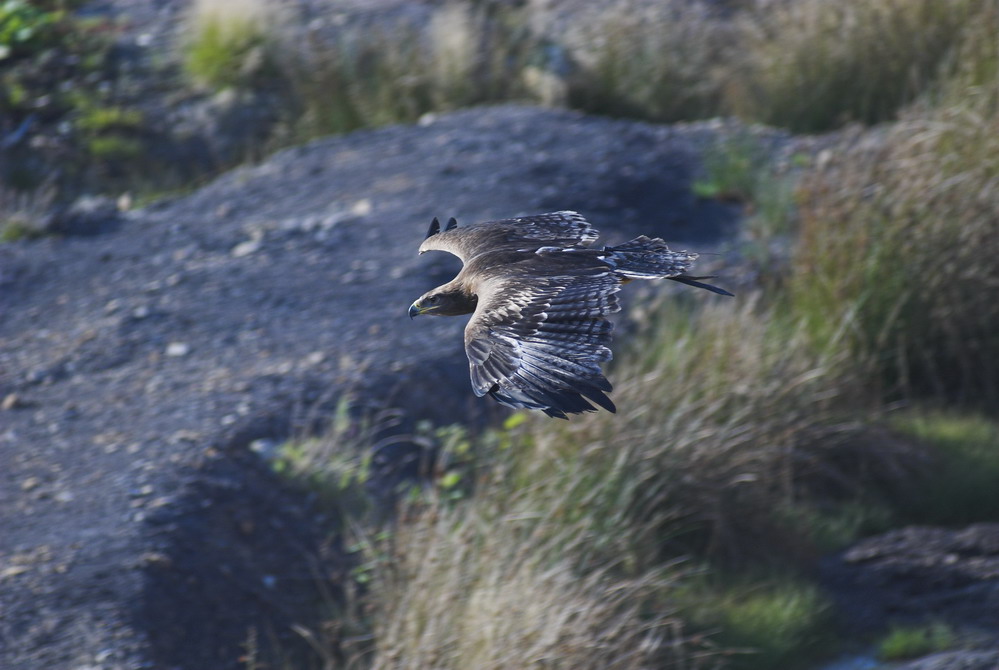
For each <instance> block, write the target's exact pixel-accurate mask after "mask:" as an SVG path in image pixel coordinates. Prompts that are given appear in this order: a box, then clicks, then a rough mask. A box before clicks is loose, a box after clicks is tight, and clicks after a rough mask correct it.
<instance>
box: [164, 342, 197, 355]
mask: <svg viewBox="0 0 999 670" xmlns="http://www.w3.org/2000/svg"><path fill="white" fill-rule="evenodd" d="M164 353H166V355H167V356H174V357H179V356H187V355H188V354H189V353H191V347H190V345H189V344H187V343H186V342H171V343H170V344H168V345H167V348H166V351H165V352H164Z"/></svg>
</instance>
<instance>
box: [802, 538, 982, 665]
mask: <svg viewBox="0 0 999 670" xmlns="http://www.w3.org/2000/svg"><path fill="white" fill-rule="evenodd" d="M821 572H822V575H823V581H824V585H825V586H826V588H827V590H828V591H829V592H830V593H831V594H833V595H834V596H835V598H836V600H837V603H838V605H839V607H838V611H839V613H840V624H841V626H842V627H843V628H844V630H845V631H846V633H847V634H848V636H852V637H854V638H855V639H858V640H862V639H865V638H866V637H868V636H869V635H870V632H871V631H876V630H879V629H881V628H882V627H883V626H884V625H885V623H886V622H891V623H892V624H893V625H900V626H905V625H910V626H918V625H928V624H934V623H946V624H947V625H948V626H950V627H952V628H953V630H954V631H955V633H956V634H957V638H958V640H959V646H961V647H963V648H961V649H957V650H951V651H943V652H940V653H935V654H932V655H930V656H927V657H926V658H921V659H918V660H914V661H911V662H909V663H905V664H898V665H895V666H892V667H895V668H903V669H904V670H995V669H996V668H999V524H995V523H991V524H976V525H972V526H968V527H967V528H963V529H957V530H952V529H945V528H933V527H927V526H912V527H907V528H901V529H899V530H894V531H890V532H888V533H885V534H883V535H879V536H876V537H871V538H868V539H866V540H863V541H861V542H859V543H857V544H856V545H854V546H853V547H850V548H849V549H847V550H846V551H844V552H842V553H840V554H837V555H836V556H831V557H829V558H827V559H826V560H825V561H824V562H823V564H822V568H821ZM837 667H840V668H842V669H843V670H846V669H847V668H850V667H852V668H856V669H857V670H860V668H861V667H873V666H871V665H861V664H859V663H857V664H854V665H842V666H837Z"/></svg>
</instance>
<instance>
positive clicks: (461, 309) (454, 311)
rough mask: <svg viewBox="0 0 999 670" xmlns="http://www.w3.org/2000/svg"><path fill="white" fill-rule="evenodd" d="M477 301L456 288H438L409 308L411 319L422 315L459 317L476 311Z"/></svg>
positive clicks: (427, 293) (472, 296) (424, 295)
mask: <svg viewBox="0 0 999 670" xmlns="http://www.w3.org/2000/svg"><path fill="white" fill-rule="evenodd" d="M477 302H478V301H477V299H476V297H475V296H474V295H469V294H467V293H465V292H464V291H462V290H461V289H459V288H456V287H454V286H447V285H444V286H438V287H437V288H435V289H434V290H432V291H427V292H426V293H424V294H423V295H422V296H420V298H419V299H418V300H417V301H416V302H414V303H413V304H412V305H410V306H409V318H411V319H412V318H414V317H416V316H419V315H420V314H430V315H431V316H458V315H461V314H471V313H472V312H474V311H475V305H476V303H477Z"/></svg>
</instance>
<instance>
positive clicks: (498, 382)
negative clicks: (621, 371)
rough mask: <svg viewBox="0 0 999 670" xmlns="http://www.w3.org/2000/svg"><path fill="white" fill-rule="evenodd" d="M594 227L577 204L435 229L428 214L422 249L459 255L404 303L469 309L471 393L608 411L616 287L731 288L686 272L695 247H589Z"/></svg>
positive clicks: (554, 407) (555, 408)
mask: <svg viewBox="0 0 999 670" xmlns="http://www.w3.org/2000/svg"><path fill="white" fill-rule="evenodd" d="M596 239H597V231H596V230H595V229H594V228H593V227H592V226H591V225H590V224H589V223H588V222H587V221H586V219H584V218H583V217H582V216H580V215H579V214H577V213H576V212H569V211H564V212H553V213H550V214H538V215H535V216H525V217H521V218H517V219H503V220H500V221H486V222H484V223H476V224H472V225H469V226H462V227H461V228H459V227H458V222H457V221H455V220H454V219H453V218H452V219H451V220H450V221H449V222H448V224H447V226H446V227H445V228H444V229H443V230H441V225H440V222H439V221H438V220H437V219H434V220H433V222H432V223H431V224H430V231H429V232H428V233H427V238H426V239H425V240H424V241H423V244H421V245H420V253H421V254H422V253H423V252H425V251H434V250H438V251H447V252H449V253H452V254H454V255H455V256H457V257H458V258H460V259H461V260H462V262H463V263H464V267H463V268H462V269H461V272H459V273H458V276H457V277H455V278H454V279H452V280H451V281H449V282H448V283H447V284H444V285H443V286H438V287H437V288H435V289H433V290H432V291H428V292H427V293H425V294H424V295H423V296H421V297H420V299H419V300H417V301H416V302H414V303H413V304H412V306H411V307H410V308H409V316H410V318H412V317H415V316H417V315H418V314H431V315H437V316H457V315H460V314H472V318H471V319H470V320H469V322H468V325H467V326H465V353H466V354H467V355H468V361H469V368H470V370H471V377H472V389H473V390H474V391H475V395H477V396H480V397H481V396H484V395H486V394H487V393H488V394H489V395H491V396H492V397H493V398H495V399H496V400H498V401H499V402H501V403H503V404H504V405H508V406H510V407H517V408H527V409H540V410H541V411H543V412H544V413H545V414H547V415H548V416H553V417H559V418H563V419H564V418H567V417H566V414H572V413H576V412H593V411H596V408H594V407H593V405H591V404H590V403H589V402H587V401H592V402H594V403H596V404H597V405H600V406H601V407H603V408H604V409H607V410H609V411H611V412H613V411H615V407H614V403H613V402H611V400H610V398H608V397H607V395H606V392H608V391H610V390H611V385H610V382H608V381H607V379H606V378H605V377H604V376H603V374H602V373H601V370H600V364H601V363H603V362H604V361H608V360H610V358H611V351H610V349H609V348H608V345H609V344H610V341H611V323H610V322H609V321H607V318H606V317H607V315H608V314H612V313H614V312H617V311H618V310H619V309H621V308H620V306H619V305H618V301H617V296H616V295H615V294H616V293H617V292H618V291H619V290H620V289H621V285H622V284H624V283H626V282H629V281H631V280H632V279H662V278H665V279H672V280H673V281H678V282H681V283H683V284H688V285H690V286H697V287H700V288H704V289H707V290H709V291H714V292H715V293H719V294H721V295H728V296H731V295H732V294H731V293H729V292H728V291H725V290H723V289H720V288H718V287H716V286H710V285H708V284H704V283H702V282H700V281H698V280H700V279H710V278H711V277H691V276H689V275H687V274H685V273H686V271H687V269H688V268H689V267H690V264H691V263H692V262H693V261H694V259H695V258H697V254H695V253H690V252H687V251H671V250H670V249H669V247H667V246H666V243H665V242H663V241H662V240H661V239H659V238H653V239H650V238H648V237H646V236H644V235H642V236H640V237H636V238H635V239H633V240H631V241H630V242H625V243H624V244H621V245H618V246H614V247H603V248H592V247H590V245H591V244H593V242H594V241H595V240H596Z"/></svg>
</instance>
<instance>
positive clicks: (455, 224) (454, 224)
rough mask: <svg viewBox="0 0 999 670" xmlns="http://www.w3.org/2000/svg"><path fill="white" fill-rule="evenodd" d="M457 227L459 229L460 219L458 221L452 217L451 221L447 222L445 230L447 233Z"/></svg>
mask: <svg viewBox="0 0 999 670" xmlns="http://www.w3.org/2000/svg"><path fill="white" fill-rule="evenodd" d="M457 227H458V219H456V218H454V217H453V216H452V217H451V218H450V219H448V220H447V227H446V228H444V230H445V231H448V230H453V229H455V228H457Z"/></svg>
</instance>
